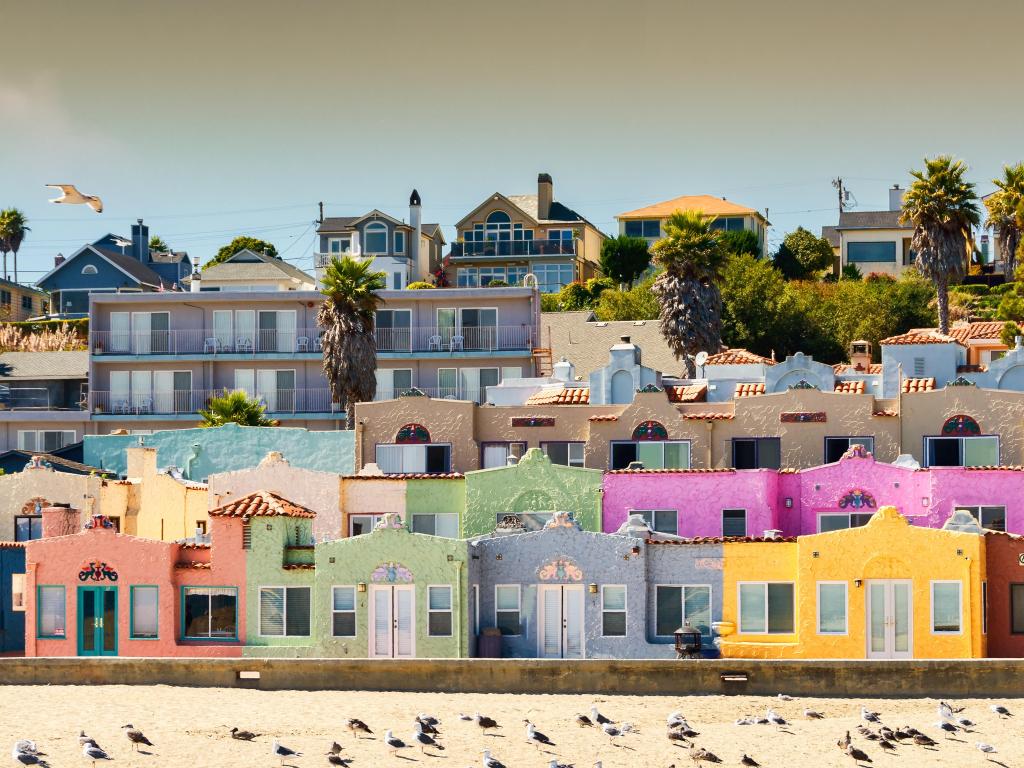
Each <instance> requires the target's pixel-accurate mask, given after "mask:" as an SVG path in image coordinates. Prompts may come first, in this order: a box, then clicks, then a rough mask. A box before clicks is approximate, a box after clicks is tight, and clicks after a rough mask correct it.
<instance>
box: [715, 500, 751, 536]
mask: <svg viewBox="0 0 1024 768" xmlns="http://www.w3.org/2000/svg"><path fill="white" fill-rule="evenodd" d="M726 512H742V513H743V535H744V536H746V535H747V528H748V526H747V518H748V515H747V508H746V507H723V508H722V515H721V521H722V538H723V539H724V538H725V513H726Z"/></svg>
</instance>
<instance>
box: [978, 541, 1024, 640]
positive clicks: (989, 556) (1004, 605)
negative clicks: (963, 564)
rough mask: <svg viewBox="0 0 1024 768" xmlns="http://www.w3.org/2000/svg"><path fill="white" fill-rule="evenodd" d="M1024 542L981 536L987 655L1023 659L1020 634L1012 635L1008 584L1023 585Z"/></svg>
mask: <svg viewBox="0 0 1024 768" xmlns="http://www.w3.org/2000/svg"><path fill="white" fill-rule="evenodd" d="M1022 555H1024V539H1021V538H1020V537H1017V536H1006V535H1004V534H989V535H987V536H985V575H986V579H987V580H988V656H989V657H991V658H1014V657H1017V658H1020V657H1024V634H1022V633H1016V634H1015V633H1014V632H1013V625H1012V623H1011V618H1012V616H1011V612H1010V585H1011V584H1024V565H1022V564H1021V556H1022Z"/></svg>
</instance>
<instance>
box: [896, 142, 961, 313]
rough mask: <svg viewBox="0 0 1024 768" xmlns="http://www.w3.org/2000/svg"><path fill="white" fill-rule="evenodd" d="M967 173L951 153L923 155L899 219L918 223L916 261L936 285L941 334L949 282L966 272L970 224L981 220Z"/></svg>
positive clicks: (946, 309)
mask: <svg viewBox="0 0 1024 768" xmlns="http://www.w3.org/2000/svg"><path fill="white" fill-rule="evenodd" d="M966 173H967V166H966V165H965V164H964V163H963V161H961V160H954V159H953V158H952V157H951V156H950V155H939V156H938V157H936V158H932V159H928V158H925V160H924V170H921V171H911V172H910V175H911V176H913V177H914V181H913V183H912V184H911V185H910V188H909V189H908V190H907V193H906V195H904V197H903V210H902V211H901V212H900V221H901V222H903V223H906V224H911V225H913V227H914V235H913V237H912V238H911V241H910V247H911V248H913V249H914V251H915V252H916V253H917V258H916V259H915V261H914V264H915V266H917V268H918V269H919V270H920V271H921V274H923V275H924V276H925V277H927V278H928V279H929V280H931V281H932V283H934V284H935V294H936V298H937V301H938V306H939V331H940V332H941V333H949V285H950V283H958V282H960V280H961V279H962V278H963V276H964V273H965V271H966V269H967V263H968V260H969V259H970V257H971V252H972V250H973V241H972V236H971V228H972V227H975V226H977V225H978V224H979V222H980V220H981V218H980V215H979V213H978V196H977V195H976V194H975V193H974V184H972V183H971V182H969V181H967V180H966V179H965V178H964V176H965V174H966Z"/></svg>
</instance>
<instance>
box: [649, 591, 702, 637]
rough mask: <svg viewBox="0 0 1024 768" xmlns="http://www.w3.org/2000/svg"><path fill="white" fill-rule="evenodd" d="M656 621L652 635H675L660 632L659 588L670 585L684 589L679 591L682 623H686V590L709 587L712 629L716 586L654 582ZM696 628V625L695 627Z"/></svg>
mask: <svg viewBox="0 0 1024 768" xmlns="http://www.w3.org/2000/svg"><path fill="white" fill-rule="evenodd" d="M653 586H654V621H653V622H652V623H653V625H654V626H653V631H652V633H651V634H652V635H653V636H654V637H673V636H674V635H659V634H658V589H659V588H660V587H668V588H670V589H679V590H682V591H681V592H680V593H679V605H680V609H679V615H680V616H681V617H682V622H681V625H682V624H685V623H686V620H687V618H688V616H687V615H686V590H687V589H695V588H701V589H707V591H708V630H709V631H710V629H711V624H712V623H714V621H715V602H714V586H713V585H712V584H662V583H657V584H654V585H653ZM694 629H696V627H694Z"/></svg>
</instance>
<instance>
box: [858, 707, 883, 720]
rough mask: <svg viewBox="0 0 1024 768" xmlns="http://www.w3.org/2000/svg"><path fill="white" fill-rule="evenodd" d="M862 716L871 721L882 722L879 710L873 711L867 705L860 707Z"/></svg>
mask: <svg viewBox="0 0 1024 768" xmlns="http://www.w3.org/2000/svg"><path fill="white" fill-rule="evenodd" d="M860 716H861V718H863V719H864V720H866V721H867V722H869V723H881V722H882V716H881V714H880V713H878V712H871V711H870V710H868V708H867V707H863V706H862V707H861V708H860Z"/></svg>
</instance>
